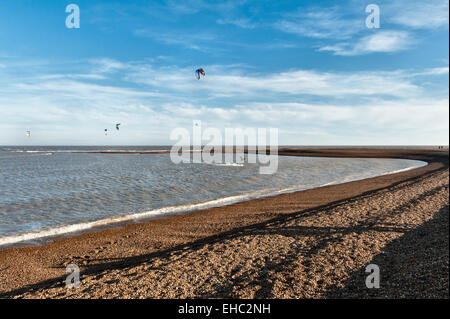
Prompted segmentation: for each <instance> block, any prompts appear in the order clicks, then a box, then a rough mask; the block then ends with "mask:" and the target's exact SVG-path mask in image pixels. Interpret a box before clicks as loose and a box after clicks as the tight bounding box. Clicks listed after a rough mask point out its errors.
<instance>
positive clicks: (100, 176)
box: [0, 147, 426, 246]
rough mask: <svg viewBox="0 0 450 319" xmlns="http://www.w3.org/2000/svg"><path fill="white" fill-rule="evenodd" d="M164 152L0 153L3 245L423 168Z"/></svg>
mask: <svg viewBox="0 0 450 319" xmlns="http://www.w3.org/2000/svg"><path fill="white" fill-rule="evenodd" d="M168 149H169V148H168V147H116V148H108V147H0V246H1V245H6V244H14V243H17V242H22V241H30V240H36V239H39V238H44V237H48V236H55V235H64V234H68V233H71V232H75V231H81V230H86V229H89V228H93V227H96V226H105V225H108V224H113V223H117V222H128V221H135V220H142V219H145V218H154V217H162V216H165V215H169V214H175V213H183V212H188V211H192V210H196V209H202V208H208V207H214V206H220V205H226V204H230V203H234V202H238V201H243V200H247V199H252V198H258V197H264V196H270V195H275V194H279V193H284V192H292V191H297V190H304V189H310V188H315V187H319V186H323V185H330V184H337V183H344V182H348V181H353V180H360V179H365V178H370V177H374V176H378V175H383V174H389V173H392V172H398V171H402V170H407V169H412V168H416V167H420V166H424V165H426V163H425V162H421V161H413V160H403V159H358V158H351V159H349V158H319V157H317V158H314V157H287V156H280V157H279V159H278V160H279V164H278V170H277V172H276V173H275V174H273V175H260V174H259V165H258V164H249V163H244V164H243V165H223V164H216V165H214V164H207V163H201V164H199V163H182V164H174V163H172V162H171V160H170V157H169V154H98V153H89V152H95V151H111V152H113V151H150V152H152V151H153V152H155V151H159V150H168Z"/></svg>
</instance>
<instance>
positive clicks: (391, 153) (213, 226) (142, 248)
mask: <svg viewBox="0 0 450 319" xmlns="http://www.w3.org/2000/svg"><path fill="white" fill-rule="evenodd" d="M153 154H154V153H153ZM279 155H289V156H319V157H321V156H326V157H360V158H370V157H373V158H377V157H378V158H382V157H384V158H404V159H415V160H422V161H426V162H428V163H429V164H428V165H427V166H424V167H420V168H416V169H412V170H408V171H404V172H399V173H395V174H389V175H381V176H377V177H373V178H369V179H364V180H359V181H352V182H347V183H343V184H336V185H329V186H324V187H320V188H314V189H309V190H303V191H298V192H293V193H287V194H281V195H276V196H272V197H264V198H260V199H251V200H248V201H243V202H239V203H235V204H232V205H227V206H221V207H215V208H209V209H205V210H197V211H194V212H190V213H187V214H182V215H175V216H171V217H169V218H162V219H157V220H151V221H146V222H138V223H133V224H127V225H124V226H123V227H121V228H110V229H106V230H101V231H97V232H88V233H85V234H82V235H79V236H76V237H70V238H60V239H58V240H56V241H53V242H51V243H48V244H45V245H43V246H26V247H14V248H8V249H6V250H2V251H0V279H1V280H0V297H3V298H5V297H11V296H14V295H18V294H20V293H24V292H27V291H34V290H36V289H37V290H39V289H43V288H44V287H49V286H51V285H53V284H55V283H57V282H60V281H61V278H63V277H64V274H65V265H67V264H69V263H72V262H76V263H77V264H80V268H81V272H82V274H85V275H89V274H94V273H98V272H101V271H107V270H108V269H109V270H111V269H116V268H117V267H118V268H122V267H127V266H130V265H135V264H139V263H142V260H143V257H142V256H147V255H148V254H155V255H158V252H162V251H166V250H170V249H174V248H176V247H177V246H180V245H186V244H188V243H191V242H196V241H202V240H206V241H208V240H211V237H214V236H216V237H217V236H219V237H220V236H221V234H224V233H226V232H230V231H234V230H236V229H238V228H241V227H246V226H249V225H252V224H257V223H261V222H264V221H268V220H270V219H273V218H275V217H283V216H286V215H289V214H292V213H294V212H298V211H303V210H308V209H311V208H317V207H321V206H324V205H325V206H326V205H333V204H336V203H337V202H342V201H344V202H345V201H346V200H348V199H349V198H360V197H361V196H365V194H368V193H371V192H377V191H379V190H381V189H389V188H392V187H395V185H398V184H401V183H405V182H407V181H412V180H415V179H418V180H420V179H424V178H427V177H428V176H432V174H437V173H442V172H445V171H446V170H448V151H446V150H444V151H435V150H429V149H423V150H420V149H414V150H412V149H400V150H393V149H367V148H364V149H317V148H314V149H308V148H289V149H287V148H283V149H280V150H279ZM447 172H448V171H447ZM110 259H121V260H126V262H125V263H124V264H121V265H120V267H119V265H114V266H111V265H105V264H104V263H103V262H101V260H110ZM64 278H65V277H64Z"/></svg>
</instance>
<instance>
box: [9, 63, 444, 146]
mask: <svg viewBox="0 0 450 319" xmlns="http://www.w3.org/2000/svg"><path fill="white" fill-rule="evenodd" d="M93 65H96V64H95V63H93V64H92V66H93ZM118 65H121V66H123V67H121V68H120V70H117V72H120V73H118V74H116V76H120V77H121V78H122V79H123V81H124V82H121V83H122V85H119V84H116V85H111V84H110V83H111V82H110V81H108V82H105V81H100V82H97V83H92V79H91V78H90V77H89V76H88V77H87V78H86V77H82V76H81V77H78V78H70V77H68V75H70V74H68V75H65V74H61V75H59V74H56V75H57V76H56V77H54V76H52V75H50V76H48V77H45V76H43V75H40V74H37V75H34V76H33V74H28V75H26V76H24V77H19V78H2V79H0V82H1V85H0V110H1V111H2V116H1V117H0V131H1V132H2V134H1V135H0V144H21V143H24V141H25V140H22V139H24V138H25V137H24V136H25V135H24V133H23V132H24V131H25V130H28V129H31V130H33V132H35V134H34V140H33V141H34V142H36V143H41V144H48V143H54V144H67V143H69V144H92V143H99V144H102V143H103V144H105V143H117V144H152V143H155V144H158V143H159V144H161V143H170V141H169V140H168V136H169V133H170V131H171V129H173V128H175V127H186V128H190V127H191V126H192V120H194V119H200V120H202V121H203V122H204V123H205V125H208V126H210V127H217V128H223V127H248V126H251V127H278V128H280V134H281V136H280V142H281V143H284V144H289V143H291V144H298V143H306V144H308V143H309V144H321V143H322V144H327V143H328V144H333V143H341V144H342V143H359V142H362V141H365V142H366V143H378V144H385V143H403V144H407V143H406V142H405V138H406V137H408V138H410V139H411V142H410V143H420V144H424V143H425V144H426V142H427V141H429V142H428V143H441V144H442V143H444V142H445V140H446V139H447V136H448V92H447V96H445V94H444V95H443V97H441V98H437V97H431V96H432V94H427V92H426V91H425V90H424V88H423V87H421V86H419V85H418V84H415V81H414V79H416V77H417V76H420V75H436V76H438V75H442V74H443V73H444V72H445V71H447V72H448V67H447V68H445V67H441V68H433V69H425V70H423V71H420V70H416V71H414V72H411V71H410V70H398V71H391V72H351V73H348V72H345V73H344V72H318V71H312V70H291V71H286V72H281V73H272V74H266V75H261V74H247V73H242V72H251V69H247V68H246V69H244V70H245V71H243V69H242V67H239V68H235V67H233V66H231V67H230V66H221V65H213V66H209V67H206V70H207V76H206V77H205V78H204V79H202V80H201V81H197V80H195V78H193V74H192V72H193V70H190V69H189V68H179V67H175V66H172V67H165V68H155V67H153V66H151V65H147V64H144V63H141V64H139V63H137V62H136V63H120V62H119V64H118ZM92 66H87V68H91V67H92ZM82 71H83V70H80V74H81V75H83V74H89V73H82ZM161 74H164V77H161V76H160V75H161ZM102 75H103V76H105V77H109V76H112V75H113V74H111V73H103V74H102ZM94 80H95V79H94ZM133 82H137V83H138V85H135V86H133ZM106 83H108V85H107V84H106ZM132 86H133V88H131V87H132ZM444 93H445V92H444ZM304 95H310V97H305V96H304ZM311 96H312V97H314V98H311ZM316 97H320V99H319V98H316ZM324 100H325V101H327V102H324ZM299 101H302V102H299ZM117 121H120V122H121V123H123V124H124V128H125V127H126V128H127V129H124V130H123V132H122V131H121V134H120V136H117V137H114V139H110V140H107V141H104V140H103V139H104V134H103V129H104V128H105V127H110V126H111V125H113V123H115V122H117ZM25 128H26V129H25ZM39 136H40V137H39ZM359 138H364V140H358V139H359Z"/></svg>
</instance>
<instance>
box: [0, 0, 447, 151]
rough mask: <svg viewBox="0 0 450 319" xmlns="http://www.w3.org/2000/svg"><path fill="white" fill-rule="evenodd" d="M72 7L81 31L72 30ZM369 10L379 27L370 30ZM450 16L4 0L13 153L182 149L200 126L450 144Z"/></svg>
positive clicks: (348, 6)
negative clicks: (184, 138) (187, 134)
mask: <svg viewBox="0 0 450 319" xmlns="http://www.w3.org/2000/svg"><path fill="white" fill-rule="evenodd" d="M69 4H76V5H77V6H78V7H79V9H80V28H67V26H66V19H67V17H68V16H69V14H70V13H66V7H67V6H68V5H69ZM369 4H376V5H377V6H378V7H379V8H380V26H379V28H368V27H367V26H366V18H367V17H368V16H369V14H370V13H366V7H367V5H369ZM448 10H449V6H448V0H446V1H443V0H428V1H425V0H422V1H417V0H409V1H408V0H397V1H392V0H391V1H384V0H383V1H378V0H370V1H361V0H359V1H354V0H343V1H317V0H316V1H273V0H257V1H251V0H228V1H220V2H214V1H206V0H179V1H175V0H173V1H172V0H167V1H146V0H139V1H134V0H130V1H120V2H119V1H106V0H103V1H98V0H71V1H63V0H58V1H55V0H51V1H50V0H48V1H47V0H4V1H1V2H0V145H172V144H173V143H174V141H171V140H170V133H171V131H173V130H174V129H176V128H187V129H192V123H193V121H194V120H196V121H198V120H200V121H201V122H202V127H204V128H205V127H211V128H218V129H220V130H221V131H224V129H225V128H278V132H279V136H278V140H279V144H282V145H448V143H449V118H448V117H449V105H448V104H449V82H448V79H449V73H448V72H449V51H448V50H449V17H448ZM199 67H202V68H203V69H204V70H205V72H206V76H205V77H204V78H202V79H201V80H197V79H196V78H195V77H194V71H195V70H196V69H197V68H199ZM119 122H120V123H121V129H120V131H116V130H115V123H119ZM104 129H108V130H109V132H110V133H109V134H108V135H105V134H104ZM28 130H29V131H31V137H30V138H28V137H27V136H26V131H28Z"/></svg>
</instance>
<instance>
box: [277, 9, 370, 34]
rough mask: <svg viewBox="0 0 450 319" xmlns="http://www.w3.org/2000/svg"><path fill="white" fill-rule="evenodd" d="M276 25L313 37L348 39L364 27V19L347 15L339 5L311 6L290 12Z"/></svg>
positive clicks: (278, 27)
mask: <svg viewBox="0 0 450 319" xmlns="http://www.w3.org/2000/svg"><path fill="white" fill-rule="evenodd" d="M274 26H275V27H276V28H277V29H279V30H281V31H284V32H288V33H293V34H297V35H301V36H305V37H312V38H319V39H325V38H332V39H348V38H350V37H352V36H353V35H355V34H356V33H358V32H360V31H361V29H363V27H364V21H363V20H362V19H355V18H353V17H345V16H344V15H343V14H342V10H341V8H339V7H332V8H310V9H308V10H307V11H306V12H303V11H299V12H298V13H295V14H289V15H287V16H285V18H284V19H282V20H279V21H277V22H276V23H275V24H274Z"/></svg>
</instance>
